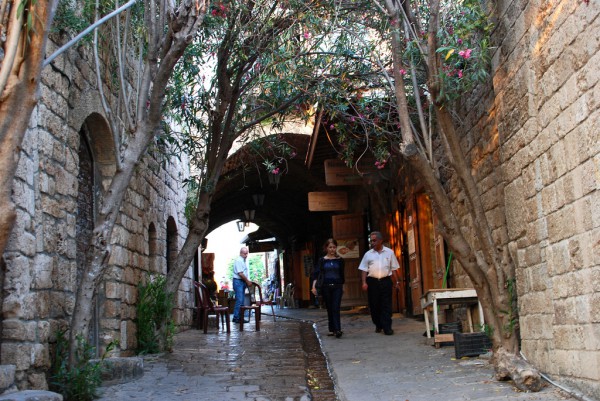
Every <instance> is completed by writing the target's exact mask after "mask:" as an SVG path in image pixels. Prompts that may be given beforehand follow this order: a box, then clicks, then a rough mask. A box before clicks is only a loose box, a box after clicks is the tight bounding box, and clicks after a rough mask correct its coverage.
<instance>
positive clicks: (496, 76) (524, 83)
mask: <svg viewBox="0 0 600 401" xmlns="http://www.w3.org/2000/svg"><path fill="white" fill-rule="evenodd" d="M492 3H493V6H494V15H495V17H496V19H497V21H496V22H497V26H496V30H495V32H494V35H493V39H494V40H493V42H494V43H495V44H496V45H497V48H496V49H495V52H494V57H493V67H492V81H491V83H490V84H491V86H488V87H482V88H480V89H479V90H480V93H477V94H476V95H475V96H473V97H472V98H471V99H468V100H465V101H464V104H463V106H464V110H465V121H466V124H467V125H468V126H470V127H471V129H470V130H469V133H468V134H467V135H466V136H465V137H464V139H463V141H464V146H465V148H466V149H469V152H470V158H471V163H472V167H473V171H475V173H476V176H477V179H478V184H479V187H480V190H481V192H482V193H483V198H484V204H485V207H486V211H487V213H488V214H489V216H490V217H491V218H490V221H492V224H493V226H494V227H495V228H494V236H495V239H496V240H497V241H498V242H499V243H508V244H509V249H510V252H511V256H512V259H513V261H514V262H515V265H516V284H517V293H518V299H519V304H518V306H519V313H520V333H521V339H522V351H523V354H524V356H525V357H526V358H527V359H528V360H530V361H531V362H532V363H533V364H534V365H535V366H536V367H538V368H539V369H540V370H541V371H542V372H544V373H546V374H548V375H549V376H550V377H552V378H554V379H557V380H558V381H559V382H560V383H563V384H565V385H567V386H568V387H571V388H572V389H574V390H576V391H579V392H582V393H584V394H587V395H590V396H592V397H594V398H596V399H600V363H599V361H600V83H599V80H600V67H599V66H600V18H599V17H598V15H599V13H600V3H599V2H598V1H595V0H591V1H589V2H588V1H534V0H531V1H527V0H515V1H510V0H502V1H498V2H490V4H492ZM459 285H460V283H459Z"/></svg>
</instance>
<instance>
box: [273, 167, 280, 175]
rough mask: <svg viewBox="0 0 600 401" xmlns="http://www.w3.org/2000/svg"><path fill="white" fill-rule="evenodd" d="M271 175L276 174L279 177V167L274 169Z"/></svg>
mask: <svg viewBox="0 0 600 401" xmlns="http://www.w3.org/2000/svg"><path fill="white" fill-rule="evenodd" d="M271 174H274V175H277V174H279V167H277V168H274V169H273V170H272V171H271Z"/></svg>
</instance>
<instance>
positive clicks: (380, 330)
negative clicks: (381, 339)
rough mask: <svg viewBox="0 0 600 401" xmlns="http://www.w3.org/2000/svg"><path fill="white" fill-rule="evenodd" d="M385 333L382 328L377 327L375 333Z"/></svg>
mask: <svg viewBox="0 0 600 401" xmlns="http://www.w3.org/2000/svg"><path fill="white" fill-rule="evenodd" d="M382 331H383V329H382V328H381V327H377V328H376V329H375V333H381V332H382Z"/></svg>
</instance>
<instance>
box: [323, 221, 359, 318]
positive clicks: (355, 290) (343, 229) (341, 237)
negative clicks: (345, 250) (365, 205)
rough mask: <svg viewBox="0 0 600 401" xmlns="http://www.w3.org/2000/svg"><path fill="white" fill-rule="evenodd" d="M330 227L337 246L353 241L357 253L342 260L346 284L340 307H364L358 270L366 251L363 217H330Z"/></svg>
mask: <svg viewBox="0 0 600 401" xmlns="http://www.w3.org/2000/svg"><path fill="white" fill-rule="evenodd" d="M331 226H332V234H333V238H335V239H336V240H337V241H338V245H339V246H342V245H344V244H345V243H351V242H353V241H356V246H358V253H356V252H354V253H353V254H354V255H356V256H357V257H352V258H344V264H345V269H344V276H345V279H346V282H345V284H344V296H343V298H342V306H343V307H348V306H357V305H366V304H367V295H366V293H365V292H363V291H362V283H361V275H360V271H359V270H358V265H359V264H360V261H361V258H362V255H363V254H364V253H365V250H366V241H365V232H364V230H365V229H364V216H363V215H362V214H359V213H354V214H340V215H336V216H332V217H331Z"/></svg>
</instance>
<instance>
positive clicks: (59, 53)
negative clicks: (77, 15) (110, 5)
mask: <svg viewBox="0 0 600 401" xmlns="http://www.w3.org/2000/svg"><path fill="white" fill-rule="evenodd" d="M137 2H138V0H130V1H129V2H128V3H125V4H123V5H122V6H121V7H119V8H117V9H116V10H115V11H113V12H111V13H110V14H107V15H105V16H104V17H102V18H100V19H99V20H98V21H96V22H95V23H94V24H92V25H90V26H89V27H87V28H86V29H85V30H83V31H82V32H81V33H80V34H79V35H77V36H75V37H74V38H73V39H71V40H70V41H68V42H67V43H66V44H64V45H63V46H62V47H61V48H60V49H58V50H57V51H55V52H54V53H52V55H51V56H50V57H48V58H47V59H46V60H44V63H43V64H42V67H45V66H47V65H48V64H50V63H51V62H52V60H54V59H55V58H56V57H58V56H60V55H61V54H62V53H64V52H65V51H66V50H67V49H69V48H70V47H71V46H73V45H74V44H75V43H77V42H79V40H80V39H81V38H83V37H84V36H85V35H87V34H88V33H90V32H91V31H93V30H94V29H96V28H97V27H99V26H100V25H102V24H103V23H105V22H106V21H108V20H109V19H111V18H112V17H114V16H115V15H119V14H120V13H122V12H123V11H125V10H127V9H128V8H129V7H131V6H133V5H134V4H135V3H137Z"/></svg>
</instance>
